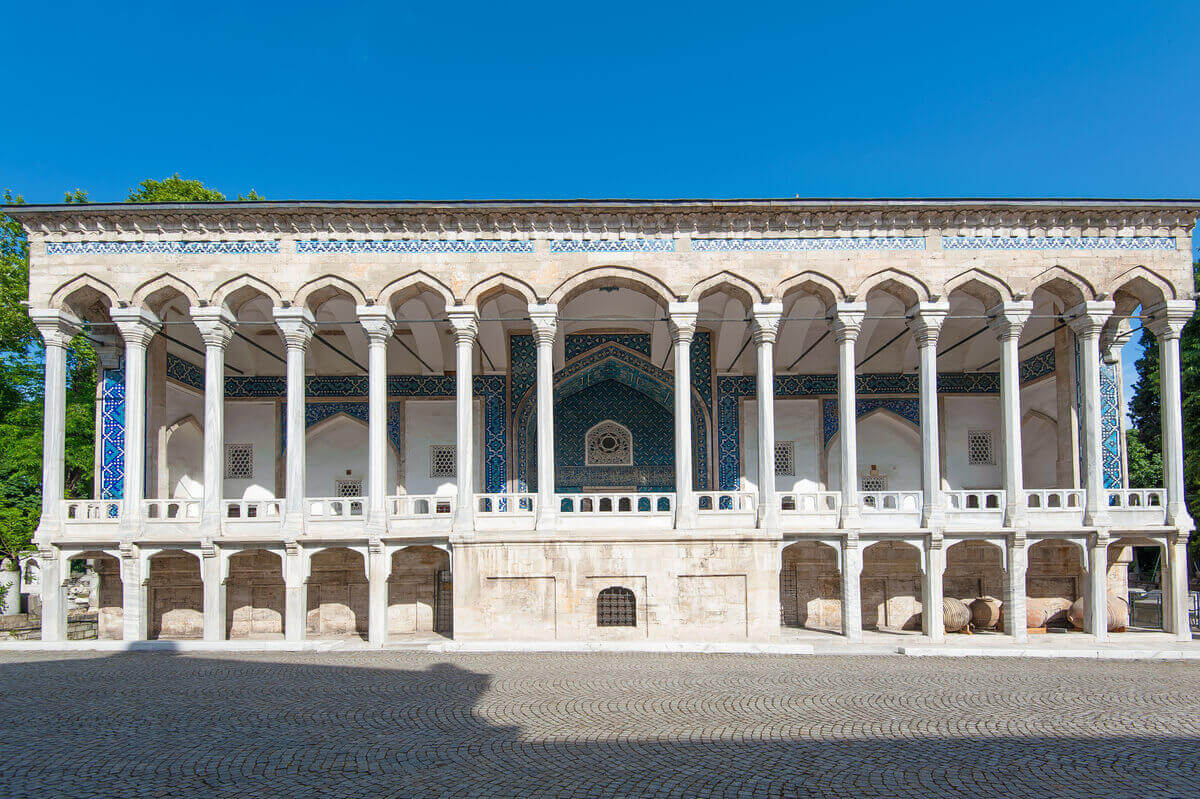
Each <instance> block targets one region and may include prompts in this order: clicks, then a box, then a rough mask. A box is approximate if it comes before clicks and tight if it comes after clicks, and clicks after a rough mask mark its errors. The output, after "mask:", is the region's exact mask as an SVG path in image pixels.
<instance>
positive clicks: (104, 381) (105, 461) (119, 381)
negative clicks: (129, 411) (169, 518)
mask: <svg viewBox="0 0 1200 799" xmlns="http://www.w3.org/2000/svg"><path fill="white" fill-rule="evenodd" d="M124 495H125V370H124V369H123V368H117V369H105V370H103V372H102V373H101V376H100V499H120V498H121V497H123V496H124Z"/></svg>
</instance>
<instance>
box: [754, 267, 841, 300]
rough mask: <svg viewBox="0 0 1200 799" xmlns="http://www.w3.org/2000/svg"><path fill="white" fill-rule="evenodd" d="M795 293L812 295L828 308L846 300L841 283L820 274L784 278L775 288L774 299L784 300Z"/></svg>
mask: <svg viewBox="0 0 1200 799" xmlns="http://www.w3.org/2000/svg"><path fill="white" fill-rule="evenodd" d="M794 293H805V294H812V295H813V296H815V297H817V298H819V299H820V300H821V302H823V303H825V307H826V308H832V307H833V305H834V303H837V302H841V301H842V300H844V299H846V290H845V289H844V288H842V285H841V284H840V283H838V282H837V281H836V280H834V279H833V278H830V277H828V276H827V275H822V274H820V273H818V272H801V273H800V274H798V275H792V276H791V277H786V278H784V279H783V280H781V281H779V284H778V285H777V286H775V290H774V291H773V292H772V294H773V297H772V299H776V300H783V299H785V298H787V296H788V295H790V294H794Z"/></svg>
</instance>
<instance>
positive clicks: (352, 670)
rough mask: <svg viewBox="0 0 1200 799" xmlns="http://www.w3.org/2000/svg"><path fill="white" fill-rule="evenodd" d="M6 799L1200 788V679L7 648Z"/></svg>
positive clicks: (769, 661)
mask: <svg viewBox="0 0 1200 799" xmlns="http://www.w3.org/2000/svg"><path fill="white" fill-rule="evenodd" d="M0 684H2V686H3V692H4V705H3V711H0V795H3V796H6V797H14V798H15V797H39V799H40V798H41V797H57V796H69V797H166V796H187V797H265V796H280V797H335V796H336V797H376V796H379V797H409V796H414V797H415V796H455V797H493V796H511V797H529V796H571V797H609V796H639V797H640V796H654V797H668V796H670V797H689V798H690V797H756V796H766V797H810V796H819V797H826V796H850V797H930V796H971V797H1005V799H1008V798H1009V797H1051V796H1063V797H1087V799H1092V798H1093V797H1101V796H1103V797H1109V796H1112V797H1185V796H1200V668H1198V667H1197V666H1196V665H1194V664H1191V665H1189V664H1181V663H1112V662H1107V663H1099V662H1088V661H1057V662H1056V661H1044V660H996V659H935V658H914V659H906V658H899V657H895V658H886V657H861V658H853V657H845V658H840V657H820V658H813V657H785V656H764V655H757V656H749V655H747V656H742V655H649V654H622V655H607V654H605V655H599V654H592V655H578V654H571V655H568V654H562V655H545V654H539V655H533V654H530V655H516V654H512V655H469V656H466V655H455V656H444V655H430V654H416V653H412V654H410V653H399V652H396V653H366V652H359V653H321V654H317V653H304V654H282V653H278V654H276V653H272V654H255V655H248V654H239V655H220V656H217V655H203V656H202V655H164V654H145V653H143V654H118V655H100V654H96V653H88V654H83V653H79V654H72V655H64V656H51V655H47V654H44V653H38V654H34V653H21V654H15V653H0Z"/></svg>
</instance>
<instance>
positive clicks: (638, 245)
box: [550, 239, 675, 253]
mask: <svg viewBox="0 0 1200 799" xmlns="http://www.w3.org/2000/svg"><path fill="white" fill-rule="evenodd" d="M550 252H554V253H560V252H675V239H588V240H579V239H556V240H553V241H551V242H550Z"/></svg>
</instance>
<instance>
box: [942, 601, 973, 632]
mask: <svg viewBox="0 0 1200 799" xmlns="http://www.w3.org/2000/svg"><path fill="white" fill-rule="evenodd" d="M970 622H971V609H970V608H968V607H967V603H966V602H963V601H962V600H961V599H955V598H954V597H950V596H948V597H943V598H942V623H943V624H944V625H945V627H946V632H948V633H956V632H958V631H960V630H962V629H963V628H964V627H966V626H967V625H968V624H969V623H970Z"/></svg>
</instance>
